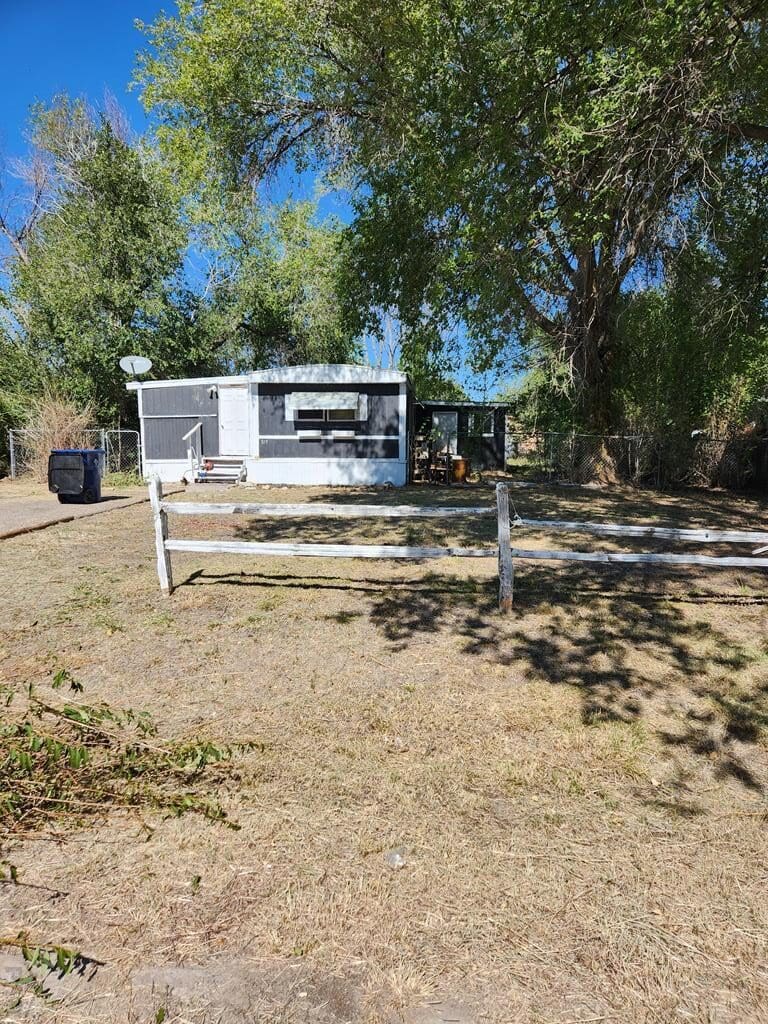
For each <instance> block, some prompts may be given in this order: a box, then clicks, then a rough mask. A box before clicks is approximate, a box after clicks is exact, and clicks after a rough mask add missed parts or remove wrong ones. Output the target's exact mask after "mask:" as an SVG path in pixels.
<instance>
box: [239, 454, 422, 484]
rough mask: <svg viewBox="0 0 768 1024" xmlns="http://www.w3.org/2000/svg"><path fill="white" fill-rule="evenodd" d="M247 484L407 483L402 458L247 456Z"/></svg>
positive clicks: (405, 468) (404, 464)
mask: <svg viewBox="0 0 768 1024" xmlns="http://www.w3.org/2000/svg"><path fill="white" fill-rule="evenodd" d="M245 464H246V469H247V477H246V482H247V483H256V484H294V485H297V486H300V485H302V484H303V485H304V486H307V487H309V486H313V485H316V486H321V487H322V486H329V487H344V486H348V487H352V486H355V485H372V484H388V483H389V484H394V485H395V487H402V486H403V485H404V484H405V483H406V478H407V467H406V463H405V462H400V461H399V459H246V463H245Z"/></svg>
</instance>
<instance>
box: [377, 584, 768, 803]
mask: <svg viewBox="0 0 768 1024" xmlns="http://www.w3.org/2000/svg"><path fill="white" fill-rule="evenodd" d="M601 576H602V579H601V581H600V583H599V584H596V583H595V580H594V570H590V569H589V568H582V567H569V568H568V569H567V570H566V571H563V570H562V569H558V568H541V567H540V566H537V567H536V569H535V571H531V572H526V573H525V574H522V573H521V574H519V575H518V584H519V585H518V588H517V593H516V597H515V609H514V612H513V614H512V615H511V616H502V615H500V613H499V612H498V611H497V608H496V584H495V581H492V582H491V581H489V582H483V583H478V582H477V581H471V580H469V581H468V580H466V579H464V580H463V581H462V582H463V586H459V585H457V584H456V583H454V585H453V586H452V587H451V588H450V589H449V590H445V589H442V590H439V589H437V588H435V589H434V590H430V588H428V587H422V588H420V589H419V590H418V591H415V592H413V593H411V594H409V597H408V600H407V601H403V599H402V596H401V595H399V594H394V593H383V594H381V595H374V596H373V598H372V604H371V611H370V615H371V619H372V621H373V622H374V623H375V624H376V625H377V627H378V628H379V629H380V631H381V633H382V634H383V636H384V637H386V639H387V640H388V641H390V643H391V644H392V645H393V649H395V650H401V651H402V650H405V649H407V647H408V644H409V643H410V642H411V640H413V639H414V638H415V637H416V636H417V635H418V634H421V635H425V634H432V635H435V637H436V639H437V634H438V633H439V631H440V630H441V629H445V630H448V631H450V632H451V633H453V634H454V635H459V636H461V637H463V640H464V643H463V650H464V652H465V653H466V654H468V655H471V656H474V657H477V658H479V659H482V660H484V661H486V662H489V663H492V664H501V665H506V666H509V667H510V669H515V670H516V671H517V672H518V673H520V674H522V676H523V677H524V678H526V679H530V680H533V681H540V680H543V681H546V682H548V683H550V684H551V685H554V686H561V685H567V686H572V687H575V688H576V689H578V691H579V692H580V694H581V701H582V706H581V716H582V720H583V721H584V722H585V723H589V724H594V723H595V722H598V721H614V722H620V723H624V724H631V723H635V722H639V721H643V722H644V723H645V724H646V726H648V727H649V728H651V729H652V730H653V731H654V732H655V733H656V735H657V736H658V737H659V738H660V739H661V740H662V742H663V743H664V744H665V745H666V746H668V747H669V748H670V750H673V749H677V750H680V749H685V750H686V751H687V752H688V753H689V754H691V755H693V756H695V757H697V758H702V759H706V761H707V763H709V764H710V765H711V766H712V767H713V768H714V770H715V774H716V776H718V777H721V778H725V777H730V778H732V779H735V780H736V781H737V782H739V783H741V784H742V785H743V786H745V787H746V788H748V789H751V790H754V791H762V790H763V788H764V784H765V779H764V776H765V770H766V764H765V761H766V758H765V754H764V750H763V749H762V748H761V747H760V743H761V741H762V739H763V737H765V736H766V735H768V682H766V683H755V682H754V678H753V677H754V675H755V674H756V673H755V672H754V668H755V665H756V664H758V663H761V664H762V663H765V666H766V669H768V647H767V646H762V647H761V646H759V645H758V646H754V645H752V644H751V643H749V644H746V645H745V644H743V643H742V642H741V641H740V640H738V639H734V637H733V636H729V634H728V633H727V632H725V631H724V629H722V628H720V627H719V626H718V625H715V624H713V623H712V621H707V620H705V619H704V618H703V617H702V618H697V617H695V616H692V615H691V613H690V609H689V608H688V606H690V605H691V604H693V605H694V606H695V607H706V606H707V605H712V606H713V607H718V606H723V605H731V604H738V605H740V606H745V607H750V606H752V607H758V608H759V607H762V606H765V605H766V604H768V595H766V594H765V593H761V592H755V593H751V594H750V593H744V592H743V591H739V592H735V591H729V592H726V593H723V592H720V593H718V592H707V591H705V590H703V589H702V588H701V582H700V580H697V579H695V577H694V578H693V579H692V577H691V575H690V574H688V575H686V574H685V573H671V574H665V578H664V579H663V580H660V579H659V577H658V575H656V574H654V573H653V572H650V573H649V572H647V571H643V570H639V571H631V570H630V571H627V570H626V569H623V570H611V569H608V570H605V571H603V572H602V573H601ZM670 577H671V578H670ZM692 583H693V584H694V585H695V586H696V589H695V590H694V591H693V592H692V593H691V592H690V590H689V588H690V587H691V584H692ZM758 674H759V673H758ZM731 693H736V694H738V696H729V694H731Z"/></svg>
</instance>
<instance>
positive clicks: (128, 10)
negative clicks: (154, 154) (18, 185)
mask: <svg viewBox="0 0 768 1024" xmlns="http://www.w3.org/2000/svg"><path fill="white" fill-rule="evenodd" d="M163 6H165V7H166V8H168V9H172V7H173V5H172V4H169V3H166V4H165V5H163V4H161V3H158V2H157V0H0V151H1V152H2V153H3V154H4V155H5V156H20V155H21V154H22V153H23V152H24V150H25V145H24V127H25V122H26V119H27V114H28V111H29V107H30V105H31V104H32V103H34V102H35V101H36V100H43V101H48V100H50V99H51V98H52V97H53V96H54V95H56V93H57V92H67V93H69V94H70V95H72V96H80V95H85V96H87V97H88V99H90V100H91V101H92V102H94V103H97V104H100V103H101V101H102V99H103V96H104V92H105V90H109V91H110V92H112V93H114V95H115V96H116V97H117V99H118V100H119V102H120V104H121V105H122V106H123V107H124V108H125V109H126V111H127V112H128V115H129V117H130V120H131V123H132V124H133V126H134V128H135V129H136V130H137V131H139V132H140V131H142V130H143V128H144V127H145V125H146V120H145V117H144V113H143V111H142V108H141V104H140V103H139V98H138V94H137V93H136V92H135V91H134V92H129V91H128V82H129V81H130V79H131V75H132V72H133V65H134V59H135V55H136V52H137V51H138V50H139V49H140V48H141V47H142V38H143V37H142V35H141V33H140V32H139V31H138V30H137V29H136V28H134V21H135V20H136V19H137V18H139V19H141V20H142V21H152V20H153V19H154V18H155V17H156V16H157V14H158V13H159V12H160V11H161V10H162V8H163Z"/></svg>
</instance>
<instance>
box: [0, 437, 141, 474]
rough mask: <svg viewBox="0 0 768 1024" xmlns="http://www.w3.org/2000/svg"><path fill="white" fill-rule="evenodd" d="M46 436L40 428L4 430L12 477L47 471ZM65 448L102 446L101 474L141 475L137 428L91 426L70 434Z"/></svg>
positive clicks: (139, 440)
mask: <svg viewBox="0 0 768 1024" xmlns="http://www.w3.org/2000/svg"><path fill="white" fill-rule="evenodd" d="M47 440H48V439H47V438H46V436H45V434H44V432H43V431H36V430H30V429H22V430H9V431H8V451H9V456H10V474H11V476H12V477H18V476H22V475H23V474H25V473H31V474H34V475H35V476H37V477H38V478H40V479H43V478H44V477H45V474H46V472H47V462H48V450H47ZM65 446H66V447H68V448H103V449H104V451H105V452H106V456H105V466H104V473H105V475H109V474H112V473H122V474H128V475H131V476H134V475H135V476H137V477H139V476H140V475H141V438H140V436H139V432H138V430H108V429H105V428H92V429H87V430H78V431H76V432H74V433H72V434H70V435H69V436H68V438H67V441H66V445H65Z"/></svg>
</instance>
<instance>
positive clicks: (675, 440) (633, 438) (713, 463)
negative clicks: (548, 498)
mask: <svg viewBox="0 0 768 1024" xmlns="http://www.w3.org/2000/svg"><path fill="white" fill-rule="evenodd" d="M507 465H508V468H510V469H511V470H512V471H513V472H514V471H523V472H527V473H531V474H532V475H534V476H540V477H542V478H544V479H548V480H563V481H565V482H567V483H574V484H584V483H632V484H637V485H644V486H650V487H658V488H662V489H665V488H672V487H726V488H729V489H732V490H746V489H765V488H767V487H768V439H766V438H756V437H749V436H743V437H732V438H718V437H710V436H708V435H706V434H704V433H694V434H693V435H678V436H668V437H655V436H651V435H640V434H636V435H630V434H621V435H618V434H576V433H555V432H549V433H542V434H535V435H526V434H508V435H507Z"/></svg>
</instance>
